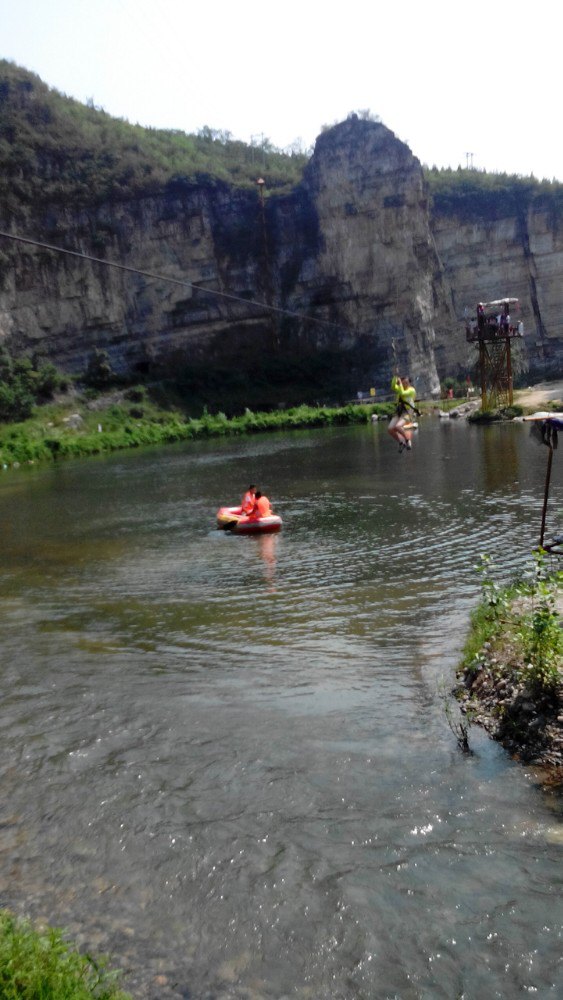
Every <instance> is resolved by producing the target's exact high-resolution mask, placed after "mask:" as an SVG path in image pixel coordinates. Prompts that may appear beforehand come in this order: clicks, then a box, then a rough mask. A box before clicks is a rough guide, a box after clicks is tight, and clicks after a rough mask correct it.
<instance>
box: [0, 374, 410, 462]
mask: <svg viewBox="0 0 563 1000" xmlns="http://www.w3.org/2000/svg"><path fill="white" fill-rule="evenodd" d="M139 394H140V395H141V391H140V390H139ZM392 410H393V406H392V404H388V403H380V404H373V405H368V404H366V405H358V404H349V405H347V406H342V407H324V406H323V407H314V406H298V407H293V408H292V409H289V410H276V411H274V412H271V413H253V412H252V411H251V410H248V409H247V410H246V411H245V412H244V413H243V414H241V415H240V416H235V417H231V418H228V417H226V416H225V414H223V413H217V414H210V413H207V412H204V413H203V414H202V416H201V417H199V418H194V417H186V416H185V415H183V414H182V413H181V412H180V411H178V410H163V409H160V408H159V407H157V406H156V405H155V404H154V403H151V402H149V401H148V400H147V399H146V398H143V397H142V396H141V399H140V401H139V400H137V401H136V402H135V401H133V402H132V401H131V399H126V398H121V399H119V401H117V402H110V403H109V404H108V405H107V406H106V405H104V401H103V400H102V401H100V400H98V401H96V406H95V408H93V407H92V402H91V401H90V402H88V401H82V402H78V403H77V401H76V400H73V402H72V404H71V403H67V404H64V403H63V404H61V403H59V404H57V405H54V404H53V405H49V406H44V407H40V408H37V410H36V411H35V413H34V415H33V416H32V417H31V418H30V419H29V420H26V421H24V422H22V423H19V424H2V425H0V465H1V466H2V467H4V468H8V467H10V466H17V465H21V464H24V463H35V462H45V461H53V460H56V459H59V458H78V457H82V456H87V455H97V454H101V453H103V452H111V451H117V450H119V449H122V448H137V447H140V446H142V445H161V444H169V443H172V442H177V441H191V440H198V439H202V438H213V437H226V436H229V435H237V434H257V433H263V432H267V431H276V430H292V429H296V428H307V427H329V426H332V425H344V424H365V423H368V422H369V421H370V419H371V416H372V414H373V413H376V414H379V415H381V416H386V415H389V414H390V413H391V412H392Z"/></svg>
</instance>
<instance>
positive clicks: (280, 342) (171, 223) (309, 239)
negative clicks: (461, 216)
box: [0, 119, 447, 395]
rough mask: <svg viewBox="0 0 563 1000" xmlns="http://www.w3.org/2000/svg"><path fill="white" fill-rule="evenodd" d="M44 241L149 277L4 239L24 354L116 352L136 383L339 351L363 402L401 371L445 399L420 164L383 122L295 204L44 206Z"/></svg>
mask: <svg viewBox="0 0 563 1000" xmlns="http://www.w3.org/2000/svg"><path fill="white" fill-rule="evenodd" d="M1 221H2V227H1V228H2V229H4V230H5V229H7V228H8V227H9V226H11V230H12V231H13V232H14V233H15V232H18V227H17V226H15V225H14V224H13V223H11V222H10V221H9V220H3V219H2V220H1ZM33 235H34V237H35V238H36V239H38V240H39V241H42V242H47V243H50V244H53V245H56V246H63V247H68V248H73V249H76V250H79V251H82V252H84V253H86V254H90V255H94V256H97V257H100V258H104V259H108V260H112V261H116V262H119V263H120V264H122V265H124V266H125V267H130V268H134V269H135V272H134V271H127V270H119V269H114V268H109V267H107V266H104V265H102V264H95V263H92V262H90V261H85V260H81V259H78V258H77V257H75V256H71V255H68V256H65V255H60V254H56V253H53V252H51V251H49V250H45V249H40V248H36V247H33V246H29V245H26V244H20V243H16V242H10V241H7V240H3V241H2V246H1V250H2V258H1V261H0V337H1V339H2V340H3V341H4V342H6V343H7V344H8V346H10V347H11V348H12V349H14V350H16V351H18V352H24V351H25V352H35V353H37V354H39V355H41V356H43V357H48V358H50V359H51V360H53V361H55V362H56V363H57V364H58V365H60V366H61V367H63V368H64V369H66V370H69V371H81V370H84V368H85V366H86V364H87V360H88V357H89V356H90V354H91V352H92V350H93V349H94V348H103V349H105V350H107V351H108V353H109V355H110V359H111V361H112V364H113V367H114V368H115V369H116V370H121V371H123V370H128V371H131V370H135V368H139V369H140V370H147V369H150V367H151V366H152V365H154V364H155V363H158V362H159V361H161V360H162V359H163V358H165V357H167V358H168V359H170V358H172V359H173V358H174V357H175V356H177V357H180V356H181V357H182V358H183V359H184V360H185V359H188V360H197V361H204V360H205V361H208V362H209V363H213V361H214V360H216V359H219V358H220V359H221V362H222V363H224V362H226V361H228V360H229V359H233V361H234V360H236V363H237V364H239V365H244V364H245V363H246V362H247V361H248V362H250V360H252V359H254V361H255V360H256V357H257V356H260V354H262V353H264V352H265V351H267V352H269V353H274V354H275V353H276V352H277V353H278V354H281V355H284V354H288V353H291V354H295V353H297V354H299V353H303V352H305V353H306V352H315V351H318V350H319V349H330V350H332V351H337V352H341V353H342V355H343V363H344V364H345V365H347V366H348V367H349V371H350V379H349V382H350V390H351V391H352V389H353V388H358V387H359V388H362V389H364V388H368V387H369V386H371V385H373V384H376V385H378V386H383V385H387V384H388V381H389V376H390V370H391V368H392V367H393V365H394V363H395V362H397V363H398V364H399V365H400V366H401V367H402V368H403V369H405V370H408V371H409V374H410V375H411V377H412V378H414V379H416V381H417V385H418V389H419V393H421V394H425V395H426V394H428V393H431V392H436V391H437V389H438V375H437V371H436V366H435V361H434V340H435V330H434V322H435V317H436V316H437V315H438V316H441V319H442V322H443V319H444V315H447V308H446V302H447V290H446V288H445V287H444V285H443V282H442V276H441V273H440V268H439V263H438V257H437V255H436V252H435V249H434V245H433V240H432V236H431V233H430V227H429V218H428V206H427V200H426V195H425V190H424V183H423V177H422V171H421V167H420V164H419V162H418V160H416V158H415V157H413V156H412V154H411V153H410V151H409V150H408V148H407V147H406V146H405V145H404V144H403V143H401V142H399V141H398V140H397V139H396V138H395V137H394V135H393V133H391V132H390V131H389V130H388V129H386V128H385V127H384V126H383V125H380V124H376V123H372V122H364V121H358V120H357V119H354V120H349V121H347V122H344V123H343V124H342V125H339V126H336V127H335V128H333V129H331V130H330V131H329V132H327V133H325V134H324V135H323V136H321V138H320V139H319V140H318V142H317V146H316V149H315V153H314V156H313V158H312V161H311V163H310V165H309V168H308V170H307V173H306V177H305V180H304V183H303V184H302V185H301V186H300V188H299V189H298V190H296V191H294V192H293V194H291V195H289V196H287V197H283V198H280V197H275V196H272V197H270V198H268V197H266V198H264V200H263V201H262V198H261V195H260V192H259V191H258V190H256V191H245V190H240V189H233V188H230V187H229V186H228V185H226V184H219V183H213V184H211V183H208V184H205V183H202V184H197V185H195V184H189V183H187V182H182V181H177V182H174V183H170V184H169V185H167V187H166V188H165V189H164V190H163V191H162V193H161V194H159V195H158V196H152V197H144V198H139V199H136V200H131V201H127V200H120V201H114V202H112V203H108V204H106V205H104V206H103V207H101V208H98V209H95V210H91V211H89V212H88V211H84V210H82V211H77V210H73V208H72V207H71V206H68V207H65V208H60V207H56V206H53V205H47V206H42V209H41V212H40V213H38V214H37V215H36V217H35V219H34V227H33ZM137 271H143V272H146V273H145V274H138V273H136V272H137ZM151 275H153V276H151ZM158 276H164V277H167V278H171V279H174V282H176V283H167V282H163V281H162V280H161V279H160V278H159V277H158ZM194 286H197V287H194ZM259 303H262V304H263V305H260V304H259ZM265 305H271V306H273V307H274V308H273V310H269V309H267V308H265ZM440 310H441V312H440Z"/></svg>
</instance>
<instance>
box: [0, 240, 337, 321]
mask: <svg viewBox="0 0 563 1000" xmlns="http://www.w3.org/2000/svg"><path fill="white" fill-rule="evenodd" d="M0 236H1V237H4V239H7V240H15V241H16V242H17V243H27V244H28V245H29V246H34V247H40V248H41V249H42V250H50V251H52V252H53V253H63V254H67V256H69V257H78V258H80V259H81V260H87V261H90V262H91V263H94V264H103V265H104V266H105V267H114V268H116V269H117V270H119V271H128V272H129V273H130V274H139V275H141V276H142V277H144V278H153V279H155V280H156V281H166V282H168V283H169V284H172V285H181V286H182V287H183V288H192V289H195V290H196V291H199V292H206V293H207V294H209V295H216V296H217V297H218V298H222V299H227V300H229V301H230V302H241V303H243V304H244V305H245V306H254V307H255V308H257V309H265V310H270V311H271V312H275V313H279V314H280V315H282V316H291V317H292V318H293V319H301V320H305V321H306V322H307V323H319V324H320V325H321V326H331V327H333V329H335V330H342V331H346V332H347V333H353V332H355V331H352V330H351V329H350V328H347V327H343V326H341V325H340V324H339V323H332V322H331V321H330V320H328V319H317V318H316V317H315V316H307V315H306V313H298V312H293V311H291V310H290V309H282V308H281V307H280V306H271V305H268V303H267V302H257V301H256V300H255V299H244V298H242V296H240V295H234V294H233V293H232V292H219V291H217V290H216V289H214V288H206V287H205V286H204V285H198V284H195V282H193V281H183V280H182V279H181V278H170V277H168V276H167V275H165V274H156V273H154V272H153V271H143V270H141V269H140V268H138V267H130V266H129V265H127V264H118V263H117V261H114V260H105V259H104V258H103V257H92V256H91V255H90V254H87V253H81V252H80V251H79V250H67V249H65V247H57V246H54V245H53V244H51V243H42V242H41V241H40V240H33V239H31V238H30V237H28V236H17V235H15V234H14V233H5V232H2V231H1V230H0Z"/></svg>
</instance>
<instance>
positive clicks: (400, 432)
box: [387, 374, 420, 452]
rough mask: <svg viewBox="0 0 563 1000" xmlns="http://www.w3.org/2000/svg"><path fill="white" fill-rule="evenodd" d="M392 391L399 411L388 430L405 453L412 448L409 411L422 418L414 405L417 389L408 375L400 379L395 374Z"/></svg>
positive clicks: (394, 415) (396, 412)
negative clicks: (405, 450)
mask: <svg viewBox="0 0 563 1000" xmlns="http://www.w3.org/2000/svg"><path fill="white" fill-rule="evenodd" d="M391 391H392V392H394V393H395V397H396V402H397V409H396V410H395V413H394V414H393V416H392V417H391V420H390V421H389V427H388V428H387V429H388V431H389V434H390V435H391V437H392V438H394V439H395V441H398V443H399V451H400V452H401V451H404V449H405V448H406V449H407V451H410V450H411V448H412V442H411V438H412V428H411V427H410V426H409V425H410V423H411V420H410V414H409V410H412V412H413V414H416V415H417V416H420V412H419V410H417V408H416V406H415V405H414V401H415V398H416V389H415V387H414V385H411V383H410V379H409V378H408V376H407V375H404V376H403V377H402V378H400V377H399V376H398V375H396V374H395V375H394V376H393V378H392V380H391Z"/></svg>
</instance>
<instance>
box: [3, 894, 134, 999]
mask: <svg viewBox="0 0 563 1000" xmlns="http://www.w3.org/2000/svg"><path fill="white" fill-rule="evenodd" d="M119 975H120V973H118V972H113V971H111V970H110V969H109V968H108V966H107V963H106V962H105V960H104V959H97V960H95V959H94V958H92V957H91V956H90V955H80V954H79V953H78V952H77V951H76V950H75V949H74V948H73V947H72V946H71V945H69V944H68V943H67V942H66V941H65V940H64V938H63V935H62V933H61V931H59V930H55V929H53V928H50V927H49V928H46V929H42V930H37V929H35V928H33V927H32V925H31V924H30V923H29V922H28V921H26V920H19V919H17V918H16V917H14V916H12V915H11V914H10V913H8V912H6V911H0V997H1V998H2V1000H131V998H130V996H129V994H126V993H123V992H122V991H121V990H120V989H118V987H117V983H116V981H117V979H118V977H119Z"/></svg>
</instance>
